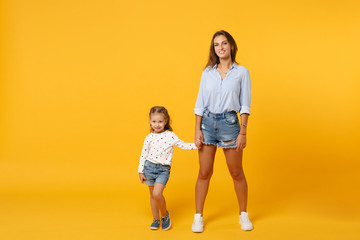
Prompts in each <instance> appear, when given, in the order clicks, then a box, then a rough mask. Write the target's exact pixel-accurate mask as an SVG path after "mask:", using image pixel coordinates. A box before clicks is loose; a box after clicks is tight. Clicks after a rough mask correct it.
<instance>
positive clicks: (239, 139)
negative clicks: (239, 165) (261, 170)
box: [236, 133, 246, 152]
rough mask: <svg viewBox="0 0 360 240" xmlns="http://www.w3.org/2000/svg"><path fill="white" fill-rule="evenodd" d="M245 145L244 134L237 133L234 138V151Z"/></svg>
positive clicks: (241, 148)
mask: <svg viewBox="0 0 360 240" xmlns="http://www.w3.org/2000/svg"><path fill="white" fill-rule="evenodd" d="M245 147H246V135H243V134H241V133H240V134H239V135H238V137H237V139H236V151H237V152H238V151H241V150H243V149H244V148H245Z"/></svg>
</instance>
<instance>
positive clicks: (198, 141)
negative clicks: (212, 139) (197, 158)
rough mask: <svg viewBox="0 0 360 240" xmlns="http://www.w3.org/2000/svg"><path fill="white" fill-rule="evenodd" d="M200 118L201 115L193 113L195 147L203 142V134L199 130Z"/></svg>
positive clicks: (198, 146)
mask: <svg viewBox="0 0 360 240" xmlns="http://www.w3.org/2000/svg"><path fill="white" fill-rule="evenodd" d="M201 119H202V116H199V115H195V139H194V142H195V145H196V147H197V148H199V149H200V148H201V145H202V144H203V143H204V141H203V140H204V138H203V134H202V132H201Z"/></svg>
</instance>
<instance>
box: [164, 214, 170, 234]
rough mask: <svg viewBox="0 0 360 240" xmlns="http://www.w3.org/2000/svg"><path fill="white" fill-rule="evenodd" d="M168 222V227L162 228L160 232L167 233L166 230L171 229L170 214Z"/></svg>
mask: <svg viewBox="0 0 360 240" xmlns="http://www.w3.org/2000/svg"><path fill="white" fill-rule="evenodd" d="M169 221H170V223H169V226H168V227H167V228H163V229H162V230H164V231H167V230H169V229H170V228H171V219H170V213H169Z"/></svg>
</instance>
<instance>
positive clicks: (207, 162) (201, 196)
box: [192, 30, 253, 232]
mask: <svg viewBox="0 0 360 240" xmlns="http://www.w3.org/2000/svg"><path fill="white" fill-rule="evenodd" d="M236 52H237V46H236V43H235V40H234V39H233V37H232V36H231V35H230V34H229V33H228V32H226V31H223V30H222V31H218V32H216V33H215V34H214V36H213V37H212V40H211V46H210V53H209V60H208V63H207V65H206V67H205V69H204V71H203V73H202V76H201V82H200V89H199V94H198V97H197V100H196V104H195V109H194V110H195V116H196V125H195V144H196V146H197V147H198V148H199V163H200V169H199V175H198V179H197V182H196V188H195V201H196V214H195V217H194V222H193V225H192V231H193V232H202V231H203V230H204V222H203V216H202V214H203V207H204V202H205V198H206V195H207V192H208V188H209V182H210V178H211V176H212V173H213V166H214V158H215V152H216V148H217V147H221V148H223V151H224V154H225V158H226V163H227V165H228V168H229V172H230V174H231V176H232V178H233V181H234V186H235V192H236V196H237V199H238V203H239V208H240V216H239V223H240V224H241V228H242V229H243V230H252V229H253V226H252V223H251V222H250V220H249V217H248V213H247V212H246V205H247V192H248V189H247V183H246V179H245V175H244V172H243V168H242V152H243V149H244V148H245V147H246V126H247V122H248V116H249V114H250V99H251V97H250V76H249V71H248V70H247V69H246V68H245V67H243V66H240V65H238V64H236V61H235V57H236ZM237 112H239V115H240V118H241V124H239V120H238V116H237Z"/></svg>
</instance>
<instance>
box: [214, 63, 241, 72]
mask: <svg viewBox="0 0 360 240" xmlns="http://www.w3.org/2000/svg"><path fill="white" fill-rule="evenodd" d="M217 65H218V64H217V63H216V64H215V65H214V66H213V67H212V69H216V67H217ZM238 66H239V65H237V64H236V63H235V62H234V63H233V65H232V66H231V68H230V70H231V69H233V68H237V67H238Z"/></svg>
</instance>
